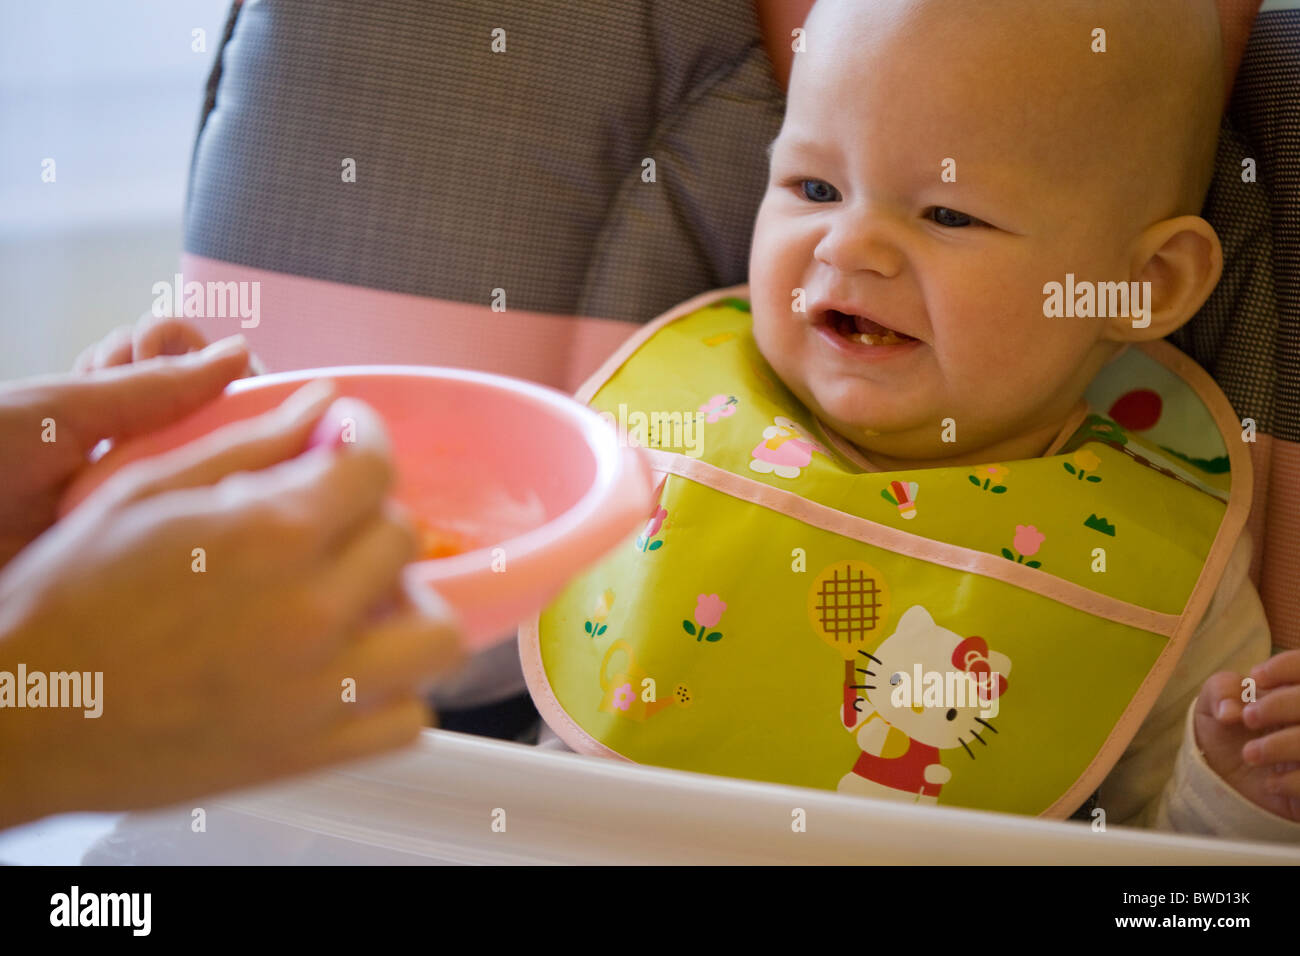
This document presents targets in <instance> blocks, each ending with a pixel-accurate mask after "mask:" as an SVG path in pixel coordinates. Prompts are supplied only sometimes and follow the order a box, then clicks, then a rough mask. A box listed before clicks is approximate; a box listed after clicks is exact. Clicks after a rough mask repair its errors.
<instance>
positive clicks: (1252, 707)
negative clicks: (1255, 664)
mask: <svg viewBox="0 0 1300 956" xmlns="http://www.w3.org/2000/svg"><path fill="white" fill-rule="evenodd" d="M1241 720H1242V723H1244V724H1245V725H1246V726H1247V727H1249V728H1250V729H1251V730H1265V729H1267V728H1270V727H1289V726H1291V725H1293V724H1300V685H1294V684H1288V685H1287V686H1285V687H1276V688H1274V689H1272V690H1270V691H1269V692H1268V693H1266V694H1264V695H1263V696H1262V697H1260V698H1259V700H1257V701H1255V702H1254V703H1250V704H1247V705H1246V706H1245V707H1244V708H1243V709H1242V712H1241Z"/></svg>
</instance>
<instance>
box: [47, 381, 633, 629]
mask: <svg viewBox="0 0 1300 956" xmlns="http://www.w3.org/2000/svg"><path fill="white" fill-rule="evenodd" d="M318 378H329V379H333V380H334V382H335V383H336V384H337V386H338V389H337V391H338V394H339V395H340V396H349V397H353V398H357V399H360V400H362V401H364V402H366V403H367V404H369V405H371V406H372V407H373V408H374V409H375V410H376V411H378V412H379V414H380V415H381V416H382V417H383V419H384V422H385V424H386V425H387V427H388V432H389V436H390V437H391V439H392V443H393V454H394V460H395V462H396V466H397V482H396V485H395V487H394V494H393V496H394V497H395V498H396V499H397V500H398V501H400V502H401V503H402V504H404V505H406V506H407V507H408V508H409V509H410V510H411V511H412V513H413V514H414V515H415V516H416V517H417V518H422V519H424V520H426V521H428V522H429V523H430V524H432V525H434V526H436V527H441V528H450V529H454V530H462V531H464V532H466V533H468V534H470V535H471V536H472V538H473V540H475V541H476V542H482V543H483V546H482V547H480V548H478V549H477V550H473V551H467V552H465V553H462V554H458V555H454V556H452V557H446V558H440V559H437V560H431V561H415V562H413V563H412V564H410V565H408V566H407V569H406V573H407V574H408V576H409V578H410V579H411V580H413V581H414V582H415V583H418V584H424V585H428V586H430V587H432V588H434V589H436V590H437V592H438V593H439V594H441V595H442V596H443V598H445V599H446V600H447V601H448V602H449V603H450V604H451V605H452V606H453V607H454V608H455V609H456V611H457V612H458V613H459V614H460V617H461V623H462V625H463V626H464V633H465V643H466V645H467V646H468V647H469V648H470V649H471V650H482V649H484V648H486V647H488V646H490V645H493V644H495V643H498V642H499V641H500V640H502V639H505V638H508V637H513V636H514V628H515V626H516V625H517V624H518V623H519V622H520V621H521V620H523V619H524V618H526V617H528V616H530V615H531V614H533V613H535V612H536V611H537V610H538V609H539V608H541V607H542V606H543V605H545V604H546V603H547V601H549V600H550V599H551V598H552V597H554V595H555V594H556V593H558V592H559V590H560V589H561V588H562V587H563V586H564V584H565V582H566V581H568V580H569V579H570V578H571V577H572V576H574V575H575V574H577V573H578V572H579V571H581V570H582V569H583V568H585V567H586V566H588V565H589V564H591V563H592V562H594V561H596V560H597V559H599V558H600V557H601V556H602V555H604V554H605V553H606V552H608V551H609V550H610V549H611V548H612V547H614V546H615V545H617V544H618V542H619V541H621V540H622V539H623V538H624V537H625V536H626V535H628V534H630V533H631V532H632V531H633V530H634V529H635V528H636V526H637V524H638V523H639V522H641V521H644V520H646V519H647V518H648V516H649V514H650V511H651V509H652V507H653V501H652V498H653V485H652V482H651V478H650V469H649V467H648V465H647V463H646V459H645V457H644V456H643V455H641V454H640V453H639V452H637V450H636V449H634V448H628V447H626V446H620V444H619V442H618V436H617V433H616V432H615V431H614V429H612V428H610V427H609V425H608V424H607V423H606V422H604V421H602V420H601V418H600V417H599V416H598V415H596V413H595V412H593V411H592V410H591V409H589V408H586V407H584V406H583V405H580V404H579V403H578V402H576V401H574V400H573V399H571V398H568V397H567V396H565V395H563V394H561V393H560V392H557V391H555V390H553V389H550V388H547V387H545V386H542V385H536V384H533V383H531V382H525V381H521V380H519V379H514V378H507V377H505V376H501V375H491V374H488V373H485V372H472V371H465V370H461V369H446V368H428V367H423V366H400V365H391V366H390V365H377V366H349V367H341V368H323V369H309V370H304V371H298V372H282V373H278V374H274V375H262V376H258V377H256V378H250V379H243V380H240V381H238V382H233V383H231V385H230V386H229V387H228V388H227V389H226V392H225V394H224V395H222V396H221V397H220V398H219V399H217V400H216V401H214V402H212V403H211V404H209V405H207V406H205V407H204V408H202V409H201V410H199V411H198V412H196V413H195V414H194V415H191V416H190V417H189V418H187V419H185V420H184V421H181V422H179V423H177V424H176V425H173V426H171V427H170V428H167V429H164V430H163V431H159V432H155V433H154V434H151V435H147V436H144V437H142V438H137V439H134V440H132V441H129V442H125V443H124V444H123V445H122V446H121V447H120V448H115V449H114V450H113V451H112V452H110V453H109V454H108V455H107V456H106V457H105V458H104V459H103V460H102V461H101V462H99V463H98V464H97V465H96V466H93V467H92V468H91V469H90V470H89V472H88V473H87V474H86V475H85V476H84V479H85V480H83V481H79V482H77V483H76V485H75V487H73V488H71V489H69V492H68V497H67V499H65V505H66V506H67V507H72V506H75V504H76V502H78V501H80V500H81V499H82V498H84V497H85V496H86V495H87V494H88V493H89V492H90V490H91V489H92V488H93V487H95V486H98V485H99V484H100V483H101V482H103V481H104V479H106V478H107V477H108V476H109V475H110V474H112V473H113V472H115V471H116V470H118V469H119V468H121V467H122V466H123V465H125V464H127V463H128V462H131V461H135V460H137V459H139V458H144V457H148V456H150V455H156V454H159V453H160V452H164V451H168V450H170V449H172V448H175V447H177V446H179V445H183V444H185V443H186V442H188V441H191V440H193V439H195V438H197V437H199V436H200V435H204V434H206V433H208V432H210V431H213V430H214V429H216V428H218V427H220V426H222V425H226V424H228V423H230V422H233V421H238V420H240V419H245V418H250V417H252V416H254V415H258V414H261V413H263V412H265V411H268V410H270V409H271V408H273V407H274V406H276V405H278V404H279V403H280V402H281V401H283V400H284V399H285V398H286V397H287V396H288V395H289V394H290V393H291V392H293V391H295V390H297V389H298V388H300V387H301V386H302V385H303V384H305V383H306V382H308V381H311V380H312V379H318ZM498 549H499V550H498ZM503 562H504V566H503ZM494 568H495V569H494Z"/></svg>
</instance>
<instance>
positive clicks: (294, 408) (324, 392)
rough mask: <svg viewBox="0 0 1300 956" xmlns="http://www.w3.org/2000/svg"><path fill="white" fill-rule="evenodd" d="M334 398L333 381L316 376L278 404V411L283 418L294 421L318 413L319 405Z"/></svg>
mask: <svg viewBox="0 0 1300 956" xmlns="http://www.w3.org/2000/svg"><path fill="white" fill-rule="evenodd" d="M333 398H334V381H333V379H328V378H318V379H316V380H314V381H311V382H308V383H307V384H306V385H304V386H303V387H302V388H300V389H298V391H296V392H294V393H293V394H292V395H290V396H289V397H288V398H286V399H285V400H284V401H283V402H282V403H281V404H280V413H281V414H282V415H284V417H285V418H287V419H290V420H292V421H296V420H297V419H299V418H306V417H309V416H310V415H313V414H317V413H319V412H320V411H321V410H322V409H321V408H320V407H319V406H321V405H324V404H327V403H328V402H329V401H330V400H331V399H333Z"/></svg>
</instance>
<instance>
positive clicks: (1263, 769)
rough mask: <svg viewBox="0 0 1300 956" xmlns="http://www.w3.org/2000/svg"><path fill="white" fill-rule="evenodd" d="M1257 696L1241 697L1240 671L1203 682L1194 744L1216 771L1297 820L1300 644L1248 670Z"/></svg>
mask: <svg viewBox="0 0 1300 956" xmlns="http://www.w3.org/2000/svg"><path fill="white" fill-rule="evenodd" d="M1250 676H1251V677H1253V678H1254V679H1255V684H1256V700H1255V701H1254V702H1253V703H1244V702H1243V701H1242V699H1241V697H1242V693H1243V687H1242V681H1243V678H1242V676H1241V675H1240V674H1235V673H1233V672H1232V671H1222V672H1220V673H1218V674H1215V675H1214V676H1213V677H1211V678H1210V679H1209V680H1207V681H1206V682H1205V686H1203V687H1202V688H1201V695H1200V697H1198V698H1197V700H1196V711H1195V714H1194V715H1193V716H1194V718H1195V727H1196V744H1197V746H1198V747H1199V748H1200V749H1201V750H1202V751H1204V753H1205V760H1206V762H1207V763H1209V765H1210V767H1211V768H1212V769H1213V770H1214V772H1215V773H1217V774H1218V775H1219V776H1220V777H1222V778H1223V779H1224V780H1226V781H1227V782H1228V783H1229V784H1231V785H1232V787H1234V788H1235V789H1236V790H1237V791H1238V792H1239V793H1241V794H1242V795H1243V796H1244V797H1246V798H1247V799H1248V800H1250V801H1252V802H1253V803H1256V804H1258V805H1259V806H1261V807H1263V808H1264V809H1266V810H1269V811H1272V812H1273V813H1276V814H1277V815H1278V816H1280V817H1285V818H1286V819H1288V820H1293V821H1296V822H1300V650H1291V651H1284V652H1282V653H1281V654H1277V655H1274V656H1273V657H1270V658H1269V659H1268V660H1266V661H1264V662H1263V663H1262V664H1258V665H1256V666H1255V667H1253V668H1252V669H1251V671H1250Z"/></svg>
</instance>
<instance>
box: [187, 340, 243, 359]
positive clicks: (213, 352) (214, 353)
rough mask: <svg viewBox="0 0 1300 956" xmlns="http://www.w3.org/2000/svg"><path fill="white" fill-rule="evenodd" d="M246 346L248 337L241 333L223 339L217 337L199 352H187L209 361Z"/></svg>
mask: <svg viewBox="0 0 1300 956" xmlns="http://www.w3.org/2000/svg"><path fill="white" fill-rule="evenodd" d="M246 348H248V339H246V338H244V337H243V336H242V335H230V336H227V337H226V338H224V339H218V340H217V341H215V342H213V343H212V344H211V345H209V346H208V347H207V348H205V349H204V350H203V351H201V352H193V353H189V354H192V355H194V357H195V358H196V359H198V360H199V361H201V362H211V361H213V360H215V359H220V358H225V357H226V356H227V355H234V354H235V353H236V352H238V351H240V350H241V349H246Z"/></svg>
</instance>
